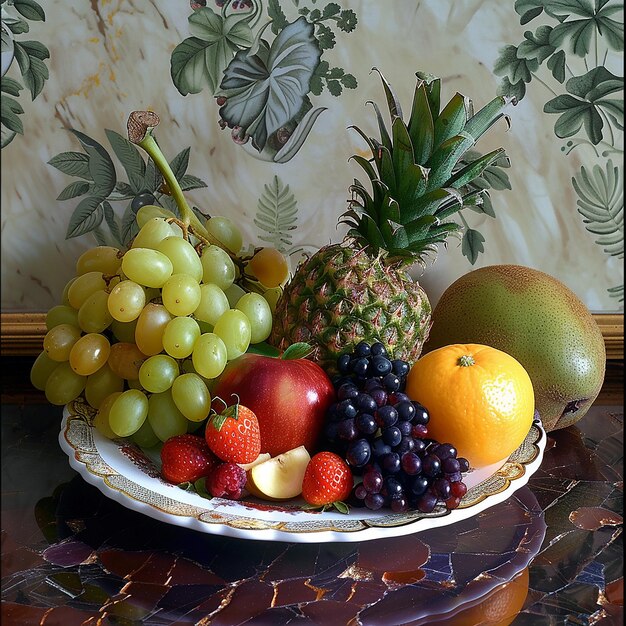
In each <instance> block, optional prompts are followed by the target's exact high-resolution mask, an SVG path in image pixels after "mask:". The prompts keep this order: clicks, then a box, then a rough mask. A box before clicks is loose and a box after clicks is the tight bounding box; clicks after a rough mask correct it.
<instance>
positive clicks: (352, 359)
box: [324, 341, 469, 513]
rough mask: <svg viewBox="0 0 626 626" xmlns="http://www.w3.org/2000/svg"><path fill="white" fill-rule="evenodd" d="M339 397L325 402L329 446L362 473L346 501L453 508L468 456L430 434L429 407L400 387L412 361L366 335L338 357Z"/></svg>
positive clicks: (393, 507) (460, 493)
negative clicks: (367, 339) (391, 353)
mask: <svg viewBox="0 0 626 626" xmlns="http://www.w3.org/2000/svg"><path fill="white" fill-rule="evenodd" d="M337 369H338V370H339V374H338V375H337V376H335V378H334V379H333V384H334V386H335V391H336V394H337V400H336V402H334V403H333V404H332V405H331V406H330V407H329V409H328V413H327V416H326V424H325V430H324V433H325V437H326V442H327V444H328V445H327V447H328V448H329V449H330V450H332V451H334V452H336V453H337V454H340V455H341V456H343V457H344V458H345V460H346V462H347V463H348V465H350V467H351V469H352V471H353V473H354V474H355V475H357V476H361V477H362V480H361V481H360V482H359V483H358V484H357V485H356V486H355V488H354V490H353V493H352V496H351V504H353V505H355V506H365V507H367V508H368V509H371V510H378V509H380V508H382V507H389V508H391V510H392V511H394V512H402V511H408V510H410V509H417V510H419V511H421V512H423V513H430V512H431V511H432V510H433V509H434V508H435V506H436V505H437V503H439V502H442V503H444V504H445V506H446V507H447V508H448V509H453V508H456V507H457V506H458V505H459V503H460V501H461V498H462V497H463V496H464V495H465V493H466V492H467V487H466V486H465V483H464V482H463V480H462V479H463V472H467V470H468V469H469V463H468V461H467V459H464V458H462V457H457V451H456V448H455V447H454V446H453V445H452V444H449V443H439V442H438V441H435V440H434V439H430V438H428V421H429V419H430V418H429V414H428V410H427V409H426V408H425V407H424V406H422V405H421V404H420V403H419V402H416V401H413V400H411V399H410V398H409V397H408V396H407V395H406V394H405V393H404V389H405V386H406V377H407V374H408V373H409V369H410V366H409V364H408V363H407V362H406V361H403V360H401V359H392V358H390V356H389V355H388V353H387V350H386V348H385V346H384V345H383V344H382V343H379V342H376V343H373V344H372V345H370V344H368V343H367V342H365V341H362V342H360V343H359V344H357V345H356V346H355V348H354V350H353V352H351V353H349V354H343V355H342V356H340V357H339V359H338V360H337Z"/></svg>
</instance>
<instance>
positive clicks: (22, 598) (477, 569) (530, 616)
mask: <svg viewBox="0 0 626 626" xmlns="http://www.w3.org/2000/svg"><path fill="white" fill-rule="evenodd" d="M59 423H60V411H59V410H58V409H57V408H55V407H50V406H48V405H38V404H36V405H25V406H19V405H15V404H12V405H5V406H3V420H2V623H3V624H7V625H8V626H14V625H15V626H18V625H19V626H31V625H33V626H34V625H35V624H40V623H44V624H63V625H64V626H65V625H74V624H77V625H78V624H84V625H90V626H91V625H95V624H96V623H99V624H118V625H119V624H121V625H124V626H126V625H128V626H130V625H131V624H138V625H142V626H148V625H149V626H157V625H159V626H160V625H163V626H165V625H170V624H185V623H189V624H198V625H205V624H206V625H208V624H211V625H212V626H216V625H220V626H234V625H236V624H244V623H245V624H246V625H257V626H270V625H272V626H274V625H280V624H285V625H286V624H292V625H293V624H303V625H319V626H328V625H330V626H335V625H337V626H339V625H343V626H358V625H364V626H365V625H372V626H373V625H381V626H389V625H390V624H407V625H408V624H411V625H414V626H418V625H422V624H429V625H431V626H432V625H433V624H434V625H444V624H454V625H455V626H459V625H460V624H473V625H478V624H492V625H493V624H496V623H497V624H502V625H506V624H513V625H514V626H519V625H526V624H528V625H533V626H534V625H539V626H542V625H546V626H547V625H548V624H594V623H597V622H598V621H600V620H601V619H603V618H604V620H605V621H603V622H602V623H603V624H604V623H606V624H609V625H611V624H615V625H617V624H620V623H623V621H621V622H620V621H619V620H620V619H622V612H623V539H622V533H621V530H622V514H623V482H622V480H623V472H622V470H623V450H622V448H623V409H622V407H606V406H600V405H596V406H594V407H592V409H591V410H590V412H589V413H588V414H587V415H586V416H585V417H584V418H583V419H582V420H581V421H580V422H579V423H578V424H577V425H576V426H572V427H570V428H567V429H564V430H560V431H556V432H554V433H550V435H549V441H548V448H549V449H548V450H547V451H546V454H545V457H544V460H543V463H542V466H541V468H540V469H539V470H538V471H537V472H536V473H535V474H534V475H533V477H532V478H531V479H530V482H529V484H528V485H527V486H526V487H524V488H522V489H520V490H519V491H518V492H516V493H515V494H514V495H513V496H512V497H511V498H509V499H508V500H506V501H505V502H504V503H502V504H499V505H496V506H494V507H492V508H490V509H487V510H486V511H484V512H482V513H480V514H479V515H477V516H475V517H473V518H471V519H468V520H465V521H463V522H460V523H457V524H455V525H452V526H447V527H442V528H440V529H434V530H429V531H425V532H422V533H417V534H413V535H409V536H406V537H399V538H390V539H383V540H373V541H366V542H357V543H326V544H292V543H283V542H260V541H246V540H239V539H233V538H228V537H221V536H215V535H206V534H201V533H196V532H194V531H190V530H187V529H184V528H180V527H177V526H172V525H167V524H163V523H161V522H158V521H156V520H153V519H151V518H148V517H146V516H143V515H141V514H139V513H135V512H133V511H130V510H128V509H125V508H124V507H122V506H121V505H119V504H118V503H116V502H114V501H112V500H109V499H107V498H106V497H105V496H103V495H102V494H101V493H100V492H99V491H98V490H97V489H96V488H94V487H92V486H91V485H89V484H87V483H86V482H84V481H83V479H82V478H80V477H79V476H78V475H77V474H76V473H75V472H74V471H73V470H72V469H71V468H70V467H69V465H68V464H67V457H66V456H65V455H64V453H63V452H62V451H61V449H60V448H59V447H58V445H57V444H56V437H57V434H58V426H59ZM44 617H45V620H44Z"/></svg>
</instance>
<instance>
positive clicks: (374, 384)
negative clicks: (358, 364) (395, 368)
mask: <svg viewBox="0 0 626 626" xmlns="http://www.w3.org/2000/svg"><path fill="white" fill-rule="evenodd" d="M382 387H383V386H382V384H381V382H380V379H379V378H368V379H367V380H366V381H365V384H364V385H363V390H364V391H365V392H366V393H371V392H372V391H374V389H382Z"/></svg>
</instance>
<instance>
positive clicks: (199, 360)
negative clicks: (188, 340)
mask: <svg viewBox="0 0 626 626" xmlns="http://www.w3.org/2000/svg"><path fill="white" fill-rule="evenodd" d="M191 360H192V362H193V367H194V369H195V370H196V372H197V373H198V374H200V376H203V377H204V378H217V377H218V376H219V375H220V374H221V373H222V372H223V371H224V368H225V367H226V362H227V361H228V352H227V350H226V344H225V343H224V342H223V341H222V340H221V339H220V338H219V337H218V336H217V335H216V334H215V333H204V334H202V335H200V337H198V340H197V341H196V345H195V346H194V347H193V352H192V353H191Z"/></svg>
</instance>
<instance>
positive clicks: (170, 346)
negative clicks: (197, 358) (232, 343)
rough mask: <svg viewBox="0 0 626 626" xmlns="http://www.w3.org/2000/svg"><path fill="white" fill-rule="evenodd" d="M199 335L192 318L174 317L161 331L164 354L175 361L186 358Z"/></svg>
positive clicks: (196, 325)
mask: <svg viewBox="0 0 626 626" xmlns="http://www.w3.org/2000/svg"><path fill="white" fill-rule="evenodd" d="M200 334H201V333H200V326H198V322H196V320H194V319H193V318H192V317H175V318H174V319H172V320H170V321H169V322H168V323H167V326H166V327H165V330H164V331H163V347H164V348H165V352H167V353H168V354H169V355H170V356H173V357H174V358H175V359H184V358H185V357H188V356H189V355H190V354H191V353H192V352H193V346H194V344H195V343H196V341H197V339H198V337H200Z"/></svg>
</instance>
